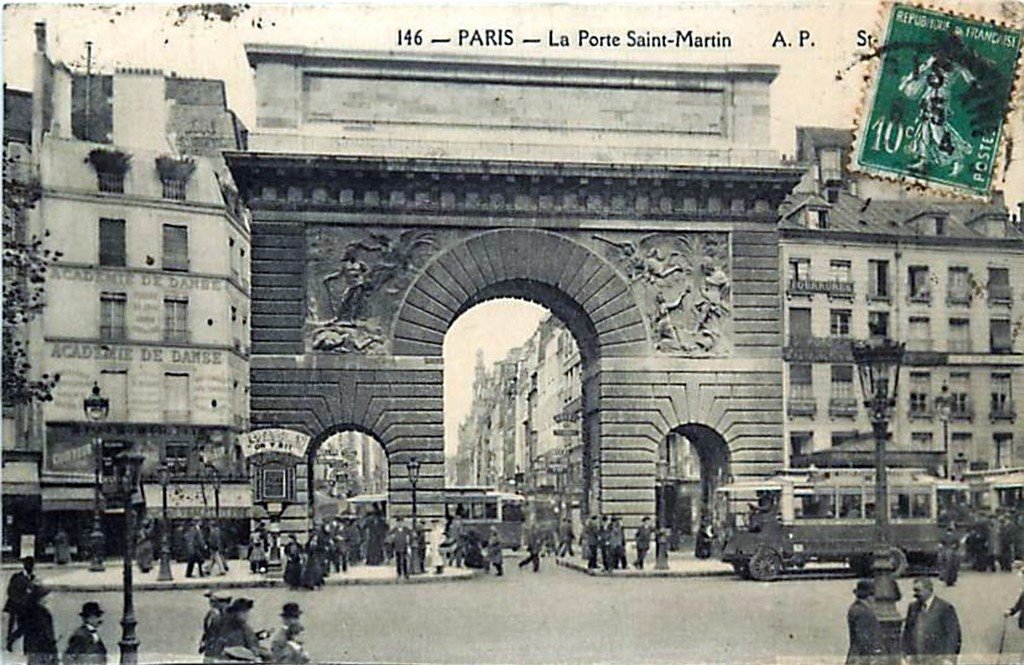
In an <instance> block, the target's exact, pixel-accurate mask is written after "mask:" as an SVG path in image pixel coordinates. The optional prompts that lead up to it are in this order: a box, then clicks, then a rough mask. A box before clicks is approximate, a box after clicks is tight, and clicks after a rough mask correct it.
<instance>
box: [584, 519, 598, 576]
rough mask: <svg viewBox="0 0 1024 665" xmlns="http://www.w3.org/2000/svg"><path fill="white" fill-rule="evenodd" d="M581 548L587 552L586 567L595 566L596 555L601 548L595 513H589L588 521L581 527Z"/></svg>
mask: <svg viewBox="0 0 1024 665" xmlns="http://www.w3.org/2000/svg"><path fill="white" fill-rule="evenodd" d="M583 549H584V551H585V552H586V553H587V568H589V569H590V570H594V569H596V568H597V555H598V552H600V550H601V525H600V524H598V522H597V515H591V516H590V521H588V522H587V525H586V526H585V527H583Z"/></svg>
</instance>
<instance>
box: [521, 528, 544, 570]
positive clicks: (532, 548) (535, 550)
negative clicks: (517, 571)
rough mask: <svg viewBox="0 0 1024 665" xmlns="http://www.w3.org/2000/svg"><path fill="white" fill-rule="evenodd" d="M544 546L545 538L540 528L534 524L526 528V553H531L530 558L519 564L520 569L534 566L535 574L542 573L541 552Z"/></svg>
mask: <svg viewBox="0 0 1024 665" xmlns="http://www.w3.org/2000/svg"><path fill="white" fill-rule="evenodd" d="M543 546H544V537H543V535H542V534H541V531H540V528H539V527H538V526H537V525H536V524H535V523H533V522H531V523H530V525H529V526H527V527H526V551H527V552H529V553H530V555H529V556H528V557H526V558H525V559H523V560H522V561H520V562H519V567H520V568H523V567H524V566H526V564H528V563H532V564H533V572H535V573H536V572H539V571H540V550H541V547H543Z"/></svg>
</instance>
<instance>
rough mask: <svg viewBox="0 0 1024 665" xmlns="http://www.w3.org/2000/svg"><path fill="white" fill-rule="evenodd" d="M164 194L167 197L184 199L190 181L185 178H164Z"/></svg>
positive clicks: (178, 199) (176, 199)
mask: <svg viewBox="0 0 1024 665" xmlns="http://www.w3.org/2000/svg"><path fill="white" fill-rule="evenodd" d="M161 183H162V184H163V196H164V198H165V199H172V200H174V201H184V200H185V192H186V191H187V189H188V182H187V181H185V180H163V181H161Z"/></svg>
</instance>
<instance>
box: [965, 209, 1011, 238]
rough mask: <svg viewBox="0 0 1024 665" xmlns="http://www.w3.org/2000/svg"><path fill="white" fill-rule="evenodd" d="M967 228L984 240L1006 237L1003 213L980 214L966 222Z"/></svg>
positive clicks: (1005, 217)
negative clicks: (981, 236) (983, 237)
mask: <svg viewBox="0 0 1024 665" xmlns="http://www.w3.org/2000/svg"><path fill="white" fill-rule="evenodd" d="M967 226H968V228H970V229H973V230H974V231H977V232H978V233H980V234H982V235H983V236H985V237H986V238H1006V237H1008V233H1007V231H1008V228H1007V215H1006V214H1005V213H997V212H986V213H982V214H980V215H977V216H976V217H972V218H971V219H969V220H967Z"/></svg>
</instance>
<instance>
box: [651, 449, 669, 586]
mask: <svg viewBox="0 0 1024 665" xmlns="http://www.w3.org/2000/svg"><path fill="white" fill-rule="evenodd" d="M658 478H659V479H660V480H661V497H660V498H661V501H660V502H659V504H660V505H659V506H658V515H657V517H658V519H657V520H655V527H656V528H655V530H654V569H655V570H668V523H669V522H668V459H663V460H658Z"/></svg>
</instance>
